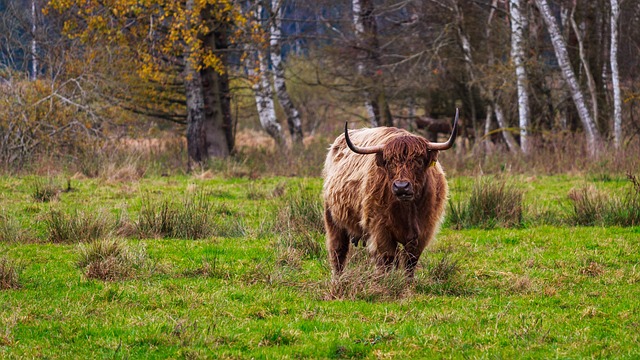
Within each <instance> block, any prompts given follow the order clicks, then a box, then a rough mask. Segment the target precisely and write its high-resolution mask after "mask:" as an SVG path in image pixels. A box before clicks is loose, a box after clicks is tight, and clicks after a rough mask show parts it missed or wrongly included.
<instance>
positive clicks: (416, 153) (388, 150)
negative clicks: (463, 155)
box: [376, 136, 438, 201]
mask: <svg viewBox="0 0 640 360" xmlns="http://www.w3.org/2000/svg"><path fill="white" fill-rule="evenodd" d="M426 144H427V143H426V141H425V140H424V139H421V138H418V137H414V136H404V137H399V138H396V139H393V140H392V141H391V142H389V143H388V144H387V145H386V146H385V149H384V151H383V152H381V153H378V154H376V163H377V165H378V166H379V167H380V168H381V169H383V170H384V172H385V175H386V177H387V180H388V184H389V186H390V188H391V191H392V192H393V195H395V197H396V198H397V199H398V200H400V201H412V200H414V199H416V198H419V197H420V194H422V190H423V187H424V186H425V183H426V181H427V171H428V168H429V167H430V166H432V165H433V164H435V161H436V160H437V156H438V152H437V151H429V150H427V145H426Z"/></svg>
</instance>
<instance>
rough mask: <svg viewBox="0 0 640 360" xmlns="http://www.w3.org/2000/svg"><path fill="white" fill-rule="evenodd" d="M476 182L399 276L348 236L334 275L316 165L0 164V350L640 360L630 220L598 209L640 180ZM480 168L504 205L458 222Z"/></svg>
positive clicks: (454, 186)
mask: <svg viewBox="0 0 640 360" xmlns="http://www.w3.org/2000/svg"><path fill="white" fill-rule="evenodd" d="M486 179H489V181H487V182H485V183H484V185H483V183H482V181H481V180H478V179H477V178H475V177H467V176H452V177H449V186H450V191H451V202H450V206H449V209H448V211H447V212H448V217H447V220H446V222H445V224H444V225H443V227H442V230H441V232H440V234H439V236H438V237H437V241H436V242H435V243H434V244H432V245H431V246H430V247H429V249H428V251H426V252H425V254H424V255H423V256H422V258H421V261H420V264H419V267H418V269H417V271H416V278H415V279H414V281H413V282H412V283H407V282H406V279H404V277H403V273H402V272H401V271H391V272H389V273H388V274H386V275H383V276H380V275H379V274H376V273H375V271H373V269H372V266H371V264H370V263H369V262H368V261H367V255H366V253H365V252H364V250H363V249H362V248H353V249H352V252H351V255H350V256H351V258H350V262H349V264H348V265H347V267H348V269H347V271H346V272H345V274H344V276H343V277H342V278H341V279H340V280H339V281H338V282H335V283H332V282H331V281H330V272H329V269H328V265H327V261H326V251H325V248H324V234H323V229H322V218H321V213H322V210H321V209H322V204H321V201H320V192H321V188H322V180H321V179H320V178H318V177H277V176H269V177H261V178H257V179H250V178H248V177H246V176H243V177H234V176H197V175H191V176H189V175H171V176H155V175H154V176H144V177H141V178H137V179H116V180H113V179H108V178H100V177H96V178H85V177H76V178H66V177H60V176H54V177H50V176H4V177H0V204H1V206H0V254H1V255H0V284H2V290H0V358H7V359H18V358H116V359H120V358H144V359H149V358H232V359H236V358H237V359H244V358H278V359H280V358H334V359H341V358H382V359H386V358H398V359H406V358H481V359H483V358H630V359H634V358H639V357H640V346H639V344H640V302H639V301H638V299H639V298H640V285H639V284H638V283H639V282H640V269H639V268H638V264H639V263H640V226H638V223H637V222H633V221H634V220H633V218H632V221H631V223H620V224H621V225H614V224H615V221H614V222H613V223H612V222H611V220H610V219H611V218H618V217H615V216H611V217H603V216H599V214H602V213H603V212H604V210H603V209H604V208H605V207H606V204H608V203H607V201H609V200H611V199H614V198H616V196H620V198H619V199H622V200H620V201H621V202H622V203H624V204H626V205H627V208H626V210H628V211H627V212H626V213H625V214H626V215H625V216H627V217H626V218H625V219H628V218H629V216H631V217H633V216H637V214H635V213H633V211H638V207H637V205H638V204H636V203H633V202H632V203H633V204H635V205H633V206H636V207H634V208H632V207H630V206H629V202H625V201H624V199H625V198H624V196H631V197H633V196H635V198H633V199H636V200H634V201H637V198H640V195H639V194H640V190H638V189H636V190H635V191H636V192H635V193H634V187H633V186H634V184H633V183H632V182H631V181H629V179H627V178H626V177H625V176H592V175H574V176H571V175H554V176H525V175H516V176H509V177H508V178H507V177H504V178H501V177H499V176H498V177H486ZM491 183H493V184H501V185H500V186H501V187H498V188H499V189H507V190H509V191H512V192H511V194H514V192H513V191H515V198H516V200H515V202H514V203H511V205H509V206H508V208H509V209H513V208H515V207H518V209H519V211H516V212H515V220H514V218H511V220H509V221H502V220H501V219H500V217H499V215H498V216H497V217H495V219H494V220H492V221H489V222H486V221H485V222H482V223H473V222H472V219H473V211H474V210H473V209H471V208H470V207H469V206H468V204H469V201H470V199H471V198H474V196H475V195H474V192H477V191H478V189H479V190H483V189H484V190H486V189H490V187H488V185H487V184H491ZM581 194H582V195H581ZM590 194H592V195H594V197H589V196H590ZM625 194H626V195H625ZM633 194H635V195H633ZM585 199H586V200H585ZM616 199H618V198H616ZM599 202H602V203H599ZM603 204H604V205H603ZM589 209H591V212H590V210H589ZM508 213H509V214H511V215H513V214H514V212H513V211H510V212H508ZM585 214H586V215H585ZM634 214H635V215H634ZM589 216H591V217H589ZM636 219H637V218H636ZM485 220H486V219H485ZM507 220H508V219H507Z"/></svg>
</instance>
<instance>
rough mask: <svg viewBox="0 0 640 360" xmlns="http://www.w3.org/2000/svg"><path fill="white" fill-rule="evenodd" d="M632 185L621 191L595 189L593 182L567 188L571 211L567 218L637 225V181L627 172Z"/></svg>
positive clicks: (639, 202) (639, 201) (639, 186)
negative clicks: (583, 185)
mask: <svg viewBox="0 0 640 360" xmlns="http://www.w3.org/2000/svg"><path fill="white" fill-rule="evenodd" d="M627 176H628V178H629V181H630V182H631V187H630V188H629V189H626V191H625V192H623V193H621V194H611V193H610V192H604V191H601V190H598V189H597V188H595V187H594V186H593V185H589V186H586V187H583V188H580V189H572V190H571V191H570V192H569V200H570V201H571V205H572V206H573V213H572V214H571V215H570V216H569V221H570V222H571V223H572V224H575V225H583V226H591V225H603V226H637V225H640V182H639V181H638V179H637V178H636V177H635V176H633V175H631V174H628V175H627Z"/></svg>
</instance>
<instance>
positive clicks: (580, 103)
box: [535, 0, 602, 155]
mask: <svg viewBox="0 0 640 360" xmlns="http://www.w3.org/2000/svg"><path fill="white" fill-rule="evenodd" d="M535 3H536V6H537V7H538V9H539V10H540V14H541V15H542V18H543V20H544V22H545V24H546V25H547V31H548V32H549V35H550V37H551V43H552V45H553V49H554V52H555V54H556V59H557V60H558V64H559V65H560V70H561V71H562V76H563V78H564V80H565V82H566V83H567V85H568V87H569V92H570V93H571V98H572V99H573V102H574V104H575V106H576V109H577V110H578V116H579V117H580V121H581V123H582V127H583V128H584V132H585V135H586V138H587V146H588V148H589V152H590V153H591V155H596V154H597V153H598V150H599V147H600V145H601V143H602V141H601V136H600V132H599V131H598V128H597V126H596V123H595V121H594V120H593V117H592V116H591V113H590V112H589V108H588V107H587V103H586V101H585V99H584V95H583V93H582V90H581V89H580V84H578V80H577V78H576V75H575V73H574V71H573V69H572V67H571V61H570V60H569V54H568V52H567V44H566V41H565V40H564V38H563V37H562V34H561V33H560V29H559V27H558V24H557V22H556V19H555V17H554V16H553V14H552V13H551V9H550V8H549V3H548V2H547V0H535Z"/></svg>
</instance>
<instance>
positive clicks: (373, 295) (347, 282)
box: [325, 248, 408, 301]
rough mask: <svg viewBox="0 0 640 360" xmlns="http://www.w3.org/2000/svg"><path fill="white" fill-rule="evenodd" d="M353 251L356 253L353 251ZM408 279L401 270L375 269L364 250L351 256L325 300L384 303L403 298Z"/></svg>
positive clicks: (330, 287) (332, 284)
mask: <svg viewBox="0 0 640 360" xmlns="http://www.w3.org/2000/svg"><path fill="white" fill-rule="evenodd" d="M352 250H353V249H352ZM407 284H408V279H407V276H406V272H405V270H404V268H402V267H401V266H400V267H398V268H393V269H390V270H388V271H380V270H379V269H376V266H375V264H374V263H373V261H371V259H370V258H369V256H368V254H367V252H366V250H365V249H364V248H356V249H355V250H354V251H351V252H350V254H349V261H348V262H347V266H346V267H345V269H344V271H343V273H342V274H340V276H339V277H338V278H337V279H333V280H331V282H330V283H329V285H328V290H327V293H326V295H325V298H326V299H328V300H364V301H385V300H396V299H398V298H401V297H403V296H404V295H405V294H406V291H407V290H408V287H407Z"/></svg>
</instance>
